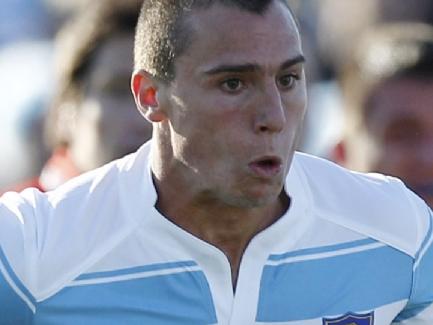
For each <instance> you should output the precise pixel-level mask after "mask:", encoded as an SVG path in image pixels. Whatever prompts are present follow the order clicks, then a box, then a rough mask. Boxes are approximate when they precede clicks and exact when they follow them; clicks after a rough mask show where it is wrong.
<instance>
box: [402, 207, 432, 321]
mask: <svg viewBox="0 0 433 325" xmlns="http://www.w3.org/2000/svg"><path fill="white" fill-rule="evenodd" d="M432 217H433V216H432V212H431V210H430V227H429V230H428V232H427V235H426V238H425V240H424V241H423V244H422V245H421V249H420V250H419V252H418V254H417V255H416V258H417V259H419V258H420V259H421V260H420V261H419V264H418V265H417V267H416V269H415V270H414V284H413V291H412V294H411V297H410V301H409V302H408V305H407V306H406V308H405V310H404V312H403V313H401V314H400V315H398V317H397V319H396V322H401V321H404V320H406V319H410V318H413V317H416V316H417V315H418V314H419V313H421V312H422V311H423V310H425V309H426V308H427V307H429V306H430V305H431V303H425V301H430V302H433V295H432V294H431V293H432V292H433V281H432V270H433V247H432V243H431V241H430V240H431V236H432V234H433V221H432ZM427 244H429V245H430V247H426V245H427ZM426 248H427V250H426V251H425V249H426ZM421 253H423V255H422V256H420V254H421ZM421 302H424V303H421Z"/></svg>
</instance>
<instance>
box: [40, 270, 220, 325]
mask: <svg viewBox="0 0 433 325" xmlns="http://www.w3.org/2000/svg"><path fill="white" fill-rule="evenodd" d="M186 264H187V265H192V264H191V263H186ZM173 265H174V264H173ZM179 265H184V263H179ZM159 266H162V265H159ZM155 267H157V266H155V265H153V266H152V265H150V266H149V267H146V266H145V267H144V269H154V268H155ZM131 270H132V271H134V272H135V271H137V268H134V269H129V271H131ZM125 272H127V271H126V270H119V271H116V273H117V274H122V275H125ZM102 274H103V273H93V274H92V275H90V276H89V277H87V276H83V277H82V278H92V276H93V279H95V281H98V280H100V279H101V276H102ZM95 275H96V277H94V276H95ZM133 275H134V276H136V275H139V274H137V273H133ZM215 323H217V318H216V312H215V308H214V303H213V300H212V296H211V293H210V288H209V285H208V283H207V281H206V278H205V275H204V273H203V272H201V271H188V270H187V269H186V270H185V272H173V273H170V274H159V275H152V276H145V277H141V278H133V279H129V280H122V281H118V280H116V281H115V282H108V283H107V282H105V283H95V284H86V285H72V286H69V287H66V288H64V289H63V290H62V291H60V292H59V293H57V294H56V295H55V296H53V297H51V298H49V299H47V300H46V301H43V302H41V303H40V304H39V306H38V312H37V314H36V315H35V322H34V324H35V325H45V324H62V325H77V324H83V325H84V324H85V325H87V324H89V325H90V324H91V325H114V324H116V325H117V324H128V325H130V324H131V325H135V324H137V325H138V324H140V325H142V324H152V325H169V324H170V325H171V324H179V325H193V324H197V325H199V324H200V325H208V324H215Z"/></svg>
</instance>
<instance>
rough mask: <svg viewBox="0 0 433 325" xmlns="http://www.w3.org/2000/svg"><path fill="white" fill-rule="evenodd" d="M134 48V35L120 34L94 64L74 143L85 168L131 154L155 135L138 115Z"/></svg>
mask: <svg viewBox="0 0 433 325" xmlns="http://www.w3.org/2000/svg"><path fill="white" fill-rule="evenodd" d="M132 47H133V36H131V35H128V34H119V35H118V36H116V37H113V38H111V39H109V40H108V41H106V43H105V44H104V45H103V46H102V47H101V48H100V49H99V51H98V52H97V54H96V57H95V58H94V60H93V61H92V63H91V64H92V66H91V67H90V72H89V78H88V81H87V84H86V94H85V98H84V100H83V101H82V102H81V103H79V105H80V107H79V108H78V116H77V118H76V127H75V129H74V134H73V139H72V141H71V146H70V149H71V153H72V157H73V159H74V162H75V163H76V164H77V167H78V168H79V169H80V170H82V171H86V170H90V169H93V168H96V167H99V166H101V165H103V164H105V163H107V162H109V161H111V160H113V159H117V158H120V157H122V156H124V155H126V154H128V153H131V152H133V151H135V150H136V149H137V148H138V147H139V146H140V145H141V144H143V143H144V142H145V141H146V140H147V139H149V138H150V137H151V134H152V131H151V128H152V126H151V124H150V123H148V122H147V121H145V120H143V119H142V118H141V117H140V115H139V114H138V112H137V110H136V109H135V104H134V100H133V97H132V96H131V92H130V88H129V84H130V81H129V80H130V76H131V70H132Z"/></svg>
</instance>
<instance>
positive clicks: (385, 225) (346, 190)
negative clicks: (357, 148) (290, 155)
mask: <svg viewBox="0 0 433 325" xmlns="http://www.w3.org/2000/svg"><path fill="white" fill-rule="evenodd" d="M294 167H295V168H296V169H298V170H299V172H300V174H301V175H302V177H303V179H304V184H305V186H306V187H308V191H309V193H310V196H311V199H312V201H313V202H312V205H313V211H314V214H315V215H316V216H317V217H319V218H323V219H326V220H328V221H330V222H333V223H335V224H338V225H340V226H343V227H346V228H349V229H351V230H353V231H356V232H359V233H360V234H362V235H365V236H367V237H371V238H373V239H376V240H379V241H381V242H384V243H385V244H388V245H390V246H393V247H394V248H396V249H399V250H401V251H403V252H405V253H406V254H408V255H411V256H415V255H416V253H417V251H418V250H419V248H420V247H421V245H422V242H423V240H424V239H425V237H426V235H427V232H428V231H429V228H430V226H431V225H430V214H429V208H428V207H427V206H426V204H425V203H424V201H422V200H421V199H420V198H419V197H418V196H417V195H415V194H414V193H413V192H412V191H410V190H409V189H408V188H407V187H406V186H405V185H404V184H403V183H402V182H401V181H400V180H399V179H397V178H394V177H390V176H385V175H381V174H373V173H370V174H365V173H358V172H354V171H350V170H347V169H345V168H343V167H341V166H338V165H336V164H334V163H332V162H330V161H327V160H325V159H321V158H317V157H314V156H310V155H307V154H302V153H297V154H296V155H295V158H294Z"/></svg>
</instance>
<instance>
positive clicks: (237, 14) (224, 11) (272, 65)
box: [159, 1, 306, 207]
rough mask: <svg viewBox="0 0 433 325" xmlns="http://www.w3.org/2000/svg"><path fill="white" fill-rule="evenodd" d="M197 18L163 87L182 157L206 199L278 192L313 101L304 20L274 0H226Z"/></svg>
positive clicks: (259, 199) (262, 197)
mask: <svg viewBox="0 0 433 325" xmlns="http://www.w3.org/2000/svg"><path fill="white" fill-rule="evenodd" d="M187 24H188V25H189V26H190V27H191V28H192V30H193V32H192V43H191V44H190V45H189V47H188V49H187V50H186V52H185V53H184V54H183V55H181V56H180V57H178V58H177V59H176V62H175V79H174V81H173V82H172V83H171V84H170V85H169V86H168V87H167V88H166V89H163V90H160V92H161V94H160V96H159V98H160V102H161V106H162V108H163V109H165V110H166V111H167V115H168V122H169V128H170V146H171V150H172V151H173V156H174V157H173V165H174V166H175V168H178V170H181V171H182V173H183V174H184V175H185V172H186V175H188V176H187V177H189V178H188V179H189V181H190V185H191V188H192V189H193V191H198V192H200V193H204V194H205V198H206V199H209V198H210V199H212V200H217V201H220V202H224V203H225V204H228V205H231V206H237V207H255V206H262V205H264V204H269V203H271V202H274V200H275V199H276V198H277V197H278V195H279V194H280V192H281V189H282V186H283V183H284V179H285V176H286V174H287V172H288V169H289V166H290V163H291V160H292V157H293V153H294V150H295V146H296V140H297V138H298V134H299V133H300V130H299V129H300V125H301V122H302V119H303V116H304V112H305V106H306V90H305V80H304V70H303V63H302V61H303V57H302V50H301V43H300V37H299V34H298V31H297V28H296V25H295V23H294V20H293V18H292V17H291V15H290V13H289V11H288V10H287V8H285V7H284V6H283V5H282V4H281V3H279V2H278V1H274V2H273V4H272V5H271V6H270V7H269V8H268V9H267V11H266V12H265V13H264V14H263V15H262V16H260V15H256V14H252V13H249V12H246V11H241V10H239V9H237V8H233V7H225V6H222V5H219V4H216V5H213V6H212V7H210V8H209V9H204V10H196V11H195V12H193V13H192V14H191V15H190V16H189V17H188V18H187Z"/></svg>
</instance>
